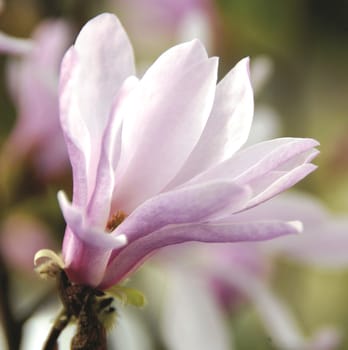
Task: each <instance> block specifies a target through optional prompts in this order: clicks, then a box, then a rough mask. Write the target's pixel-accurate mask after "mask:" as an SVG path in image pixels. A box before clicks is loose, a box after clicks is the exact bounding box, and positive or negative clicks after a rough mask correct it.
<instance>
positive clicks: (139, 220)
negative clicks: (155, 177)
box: [115, 181, 250, 242]
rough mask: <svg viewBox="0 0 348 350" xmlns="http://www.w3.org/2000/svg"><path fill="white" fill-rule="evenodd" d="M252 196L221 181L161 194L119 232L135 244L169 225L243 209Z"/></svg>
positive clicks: (136, 213) (124, 224) (137, 210)
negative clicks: (135, 241)
mask: <svg viewBox="0 0 348 350" xmlns="http://www.w3.org/2000/svg"><path fill="white" fill-rule="evenodd" d="M249 197H250V191H249V189H248V188H244V187H240V186H236V185H235V184H234V183H232V182H227V181H220V182H211V183H206V184H204V185H194V186H190V187H186V188H181V189H178V190H174V191H170V192H166V193H161V194H159V195H158V196H156V197H153V198H151V199H149V200H147V201H146V202H144V203H143V204H142V205H141V206H140V207H138V208H137V209H136V210H135V211H134V212H133V213H132V214H131V215H130V216H129V217H128V218H126V220H125V221H124V222H123V223H122V224H120V225H119V226H118V227H117V229H116V230H115V234H120V233H122V234H125V235H126V236H127V238H128V241H129V242H131V241H133V240H135V239H138V238H140V237H144V236H145V235H147V234H149V233H151V232H154V231H157V230H159V229H161V228H162V227H164V226H166V225H173V224H183V223H193V222H198V221H202V220H207V219H208V218H210V217H212V216H213V215H216V214H217V213H218V212H220V211H221V210H226V208H229V210H230V211H231V212H233V211H238V210H239V209H241V208H243V207H244V206H245V204H246V203H247V201H248V200H249Z"/></svg>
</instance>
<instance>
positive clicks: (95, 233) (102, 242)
mask: <svg viewBox="0 0 348 350" xmlns="http://www.w3.org/2000/svg"><path fill="white" fill-rule="evenodd" d="M58 201H59V205H60V207H61V210H62V212H63V215H64V219H65V221H66V223H67V226H69V228H70V229H71V230H72V232H73V234H74V235H75V236H77V237H79V238H80V239H81V241H83V243H84V244H86V245H90V246H93V247H96V248H103V249H107V250H112V249H116V248H119V247H122V246H123V245H125V244H126V243H127V238H126V236H125V235H124V234H118V235H117V234H113V235H110V234H107V233H106V232H105V230H104V229H103V228H98V227H93V226H91V225H90V223H89V222H88V218H87V217H86V216H85V214H84V213H83V212H82V211H81V210H80V209H78V208H76V207H74V206H73V205H72V204H71V203H69V201H68V199H67V198H66V195H65V193H64V192H62V191H60V192H58Z"/></svg>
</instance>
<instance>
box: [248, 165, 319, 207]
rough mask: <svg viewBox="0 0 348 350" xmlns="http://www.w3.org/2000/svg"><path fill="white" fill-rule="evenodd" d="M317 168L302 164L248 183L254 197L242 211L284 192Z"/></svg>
mask: <svg viewBox="0 0 348 350" xmlns="http://www.w3.org/2000/svg"><path fill="white" fill-rule="evenodd" d="M316 168H317V166H316V165H314V164H302V165H300V166H298V167H296V168H294V169H292V170H290V171H288V172H286V171H274V172H271V173H269V174H267V177H264V178H262V179H258V180H257V181H256V182H255V183H250V184H249V185H250V187H251V188H252V190H253V193H254V196H253V198H252V199H251V200H250V202H249V203H248V205H247V207H246V208H245V209H243V210H246V209H249V208H252V207H254V206H256V205H258V204H260V203H262V202H264V201H266V200H268V199H270V198H272V197H274V196H276V195H277V194H279V193H280V192H283V191H285V190H286V189H288V188H290V187H291V186H293V185H295V184H296V183H297V182H299V181H300V180H302V179H303V178H305V177H306V176H307V175H308V174H310V173H311V172H313V171H314V170H315V169H316Z"/></svg>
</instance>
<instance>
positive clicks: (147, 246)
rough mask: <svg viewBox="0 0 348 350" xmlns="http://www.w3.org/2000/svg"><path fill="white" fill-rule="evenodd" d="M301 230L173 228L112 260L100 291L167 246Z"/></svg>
mask: <svg viewBox="0 0 348 350" xmlns="http://www.w3.org/2000/svg"><path fill="white" fill-rule="evenodd" d="M299 231H301V225H300V224H299V223H298V222H288V223H286V222H279V221H270V222H252V223H235V222H234V223H228V222H222V223H219V222H211V223H197V224H183V225H170V226H167V227H164V228H163V229H160V230H158V231H155V232H153V233H151V234H149V235H147V236H145V237H143V238H140V239H138V240H135V241H134V242H131V243H130V244H128V245H127V246H126V247H125V248H124V249H123V250H121V252H120V254H119V255H117V257H116V258H114V259H112V260H110V263H109V265H108V267H107V270H106V272H105V276H104V278H103V281H102V283H101V288H107V287H110V286H111V285H113V284H114V283H117V282H119V281H120V280H122V279H123V278H125V277H126V276H127V275H128V274H129V273H130V272H132V271H133V270H134V269H136V268H137V267H138V266H139V265H140V264H141V263H142V262H143V261H144V260H145V258H146V257H148V256H149V255H150V254H151V253H153V252H155V251H156V250H157V249H159V248H163V247H165V246H168V245H173V244H178V243H184V242H189V241H198V242H240V241H258V240H260V241H261V240H267V239H271V238H275V237H278V236H282V235H287V234H293V233H298V232H299Z"/></svg>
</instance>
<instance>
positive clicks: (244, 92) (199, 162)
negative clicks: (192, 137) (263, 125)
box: [169, 58, 254, 187]
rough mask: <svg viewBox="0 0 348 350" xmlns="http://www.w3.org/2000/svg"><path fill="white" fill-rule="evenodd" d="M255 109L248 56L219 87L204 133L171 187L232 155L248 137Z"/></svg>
mask: <svg viewBox="0 0 348 350" xmlns="http://www.w3.org/2000/svg"><path fill="white" fill-rule="evenodd" d="M253 111H254V101H253V92H252V88H251V84H250V78H249V59H248V58H245V59H244V60H242V61H240V62H239V63H238V64H237V65H236V66H235V67H234V68H233V69H232V70H231V71H230V72H229V73H228V74H227V75H226V76H225V78H224V79H222V80H221V81H220V82H219V84H218V85H217V88H216V94H215V100H214V105H213V109H212V112H211V115H210V117H209V119H208V122H207V124H206V127H205V129H204V131H203V134H202V136H201V138H200V140H199V142H198V144H197V146H196V147H195V148H194V150H193V151H192V153H191V155H190V157H189V158H188V160H187V161H186V163H185V165H184V167H183V168H182V169H181V171H180V173H179V174H178V175H177V176H176V177H175V179H174V180H173V181H172V182H171V184H170V185H169V187H173V186H175V185H177V184H180V183H182V182H184V181H186V180H188V179H190V178H192V177H193V176H195V175H197V174H198V173H200V172H202V171H203V170H206V169H208V168H209V167H211V166H213V165H216V164H218V163H220V162H221V161H223V160H225V159H227V158H229V157H231V156H232V155H233V154H234V153H235V152H236V151H237V150H238V149H240V147H241V146H242V145H243V144H244V142H245V141H246V140H247V138H248V135H249V130H250V126H251V122H252V117H253Z"/></svg>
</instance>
